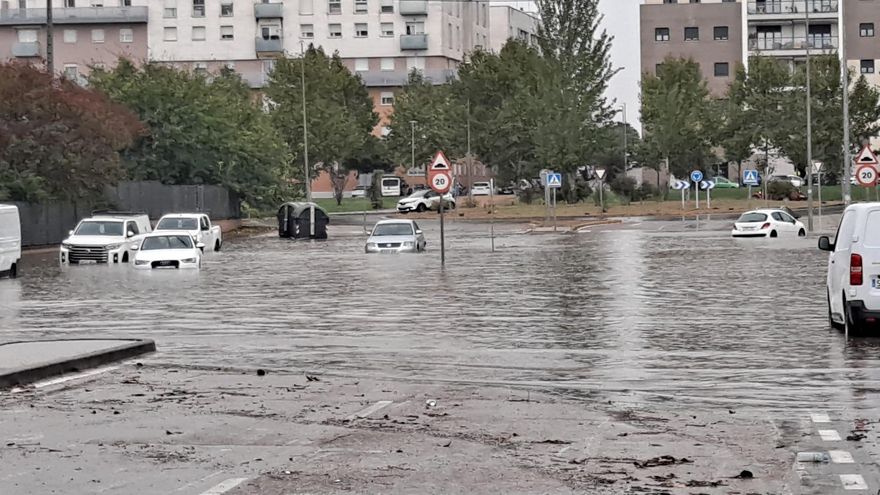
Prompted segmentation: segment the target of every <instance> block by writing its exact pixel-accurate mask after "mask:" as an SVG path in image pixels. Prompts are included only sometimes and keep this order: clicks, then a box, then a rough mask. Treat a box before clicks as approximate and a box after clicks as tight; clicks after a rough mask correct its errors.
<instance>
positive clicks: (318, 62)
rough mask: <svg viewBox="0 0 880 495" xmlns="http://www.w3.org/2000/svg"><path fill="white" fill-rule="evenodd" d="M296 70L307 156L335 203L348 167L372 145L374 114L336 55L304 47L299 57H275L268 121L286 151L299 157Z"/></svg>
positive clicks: (302, 145) (359, 83) (358, 82)
mask: <svg viewBox="0 0 880 495" xmlns="http://www.w3.org/2000/svg"><path fill="white" fill-rule="evenodd" d="M303 64H304V66H303ZM302 71H304V72H305V95H306V120H307V124H308V145H309V149H308V152H309V159H310V161H311V162H312V163H314V164H316V167H315V169H320V170H323V171H325V172H326V173H328V174H329V175H330V177H331V180H332V181H333V189H334V193H335V196H336V201H337V203H339V204H341V203H342V193H343V190H344V187H345V182H346V181H347V179H348V177H349V174H350V171H351V169H350V168H349V167H350V166H352V164H356V163H362V161H363V160H362V159H363V157H364V156H365V155H367V154H369V153H367V150H368V149H375V148H373V147H374V144H373V143H372V142H371V140H374V139H375V138H374V137H373V136H372V135H371V131H372V130H373V128H374V127H375V126H376V124H377V123H378V121H379V118H378V116H377V115H376V114H375V113H374V112H373V101H372V99H371V98H370V95H369V94H368V93H367V90H366V88H365V87H364V85H363V82H362V81H361V79H360V77H358V76H356V75H354V74H352V73H351V72H350V71H349V70H348V69H347V68H346V67H345V65H344V64H343V63H342V59H341V58H339V55H338V54H335V53H334V54H333V55H332V56H329V57H328V56H327V55H326V54H325V53H324V50H323V49H321V48H315V47H313V46H309V49H308V50H307V51H306V53H305V54H304V59H303V58H284V59H280V60H278V61H277V63H276V65H275V70H273V71H272V74H271V75H270V77H269V84H268V86H267V87H266V96H267V97H268V99H269V100H270V101H271V108H272V110H271V118H272V123H273V125H274V126H275V128H276V129H277V130H278V132H279V133H280V134H281V135H282V136H283V137H284V139H285V140H286V141H287V146H288V148H289V149H290V152H291V153H292V154H295V155H297V156H302V157H303V158H304V157H305V154H304V151H305V142H304V140H303V119H302V108H303V86H302V77H303V76H302ZM306 180H311V177H309V178H306Z"/></svg>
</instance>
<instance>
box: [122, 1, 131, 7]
mask: <svg viewBox="0 0 880 495" xmlns="http://www.w3.org/2000/svg"><path fill="white" fill-rule="evenodd" d="M119 6H120V7H131V0H121V1H120V2H119Z"/></svg>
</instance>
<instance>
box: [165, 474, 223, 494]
mask: <svg viewBox="0 0 880 495" xmlns="http://www.w3.org/2000/svg"><path fill="white" fill-rule="evenodd" d="M220 474H223V471H216V472H213V473H211V474H209V475H207V476H205V477H204V478H200V479H197V480H195V481H190V482H189V483H187V484H185V485H183V486H182V487H180V488H178V489H177V490H175V491H176V492H182V491H184V490H186V489H187V488H189V487H191V486H194V485H199V484H202V483H204V482H206V481H208V480H209V479H211V478H213V477H215V476H217V475H220Z"/></svg>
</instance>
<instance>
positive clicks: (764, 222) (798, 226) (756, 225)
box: [730, 209, 807, 237]
mask: <svg viewBox="0 0 880 495" xmlns="http://www.w3.org/2000/svg"><path fill="white" fill-rule="evenodd" d="M730 235H732V236H733V237H804V236H806V235H807V228H806V227H805V226H804V224H803V223H801V222H800V221H798V220H797V219H796V218H794V217H793V216H791V215H790V214H789V213H788V212H786V211H785V210H781V209H766V210H754V211H747V212H745V213H743V214H742V216H741V217H739V219H738V220H737V221H736V223H734V224H733V231H731V233H730Z"/></svg>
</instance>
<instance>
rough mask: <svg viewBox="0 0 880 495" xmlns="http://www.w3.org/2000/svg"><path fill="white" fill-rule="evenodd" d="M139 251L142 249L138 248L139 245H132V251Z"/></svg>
mask: <svg viewBox="0 0 880 495" xmlns="http://www.w3.org/2000/svg"><path fill="white" fill-rule="evenodd" d="M138 249H140V246H138V245H137V244H132V245H131V250H132V251H137V250H138Z"/></svg>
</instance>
